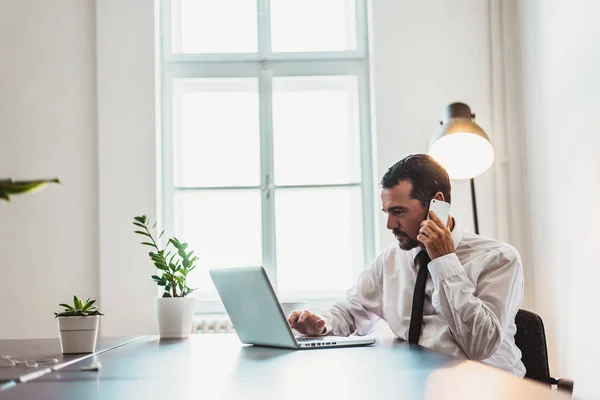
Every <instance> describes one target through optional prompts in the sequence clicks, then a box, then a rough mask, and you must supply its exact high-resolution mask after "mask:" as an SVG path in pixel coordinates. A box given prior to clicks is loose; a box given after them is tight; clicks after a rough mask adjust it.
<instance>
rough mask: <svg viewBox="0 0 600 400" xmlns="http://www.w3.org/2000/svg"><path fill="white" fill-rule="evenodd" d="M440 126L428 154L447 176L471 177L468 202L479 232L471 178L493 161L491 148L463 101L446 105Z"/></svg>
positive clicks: (454, 177)
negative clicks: (469, 199)
mask: <svg viewBox="0 0 600 400" xmlns="http://www.w3.org/2000/svg"><path fill="white" fill-rule="evenodd" d="M440 125H442V128H441V129H440V130H439V132H438V133H437V134H435V135H434V136H433V137H432V138H431V142H430V143H429V155H430V156H431V157H433V158H434V159H435V160H437V161H438V162H439V163H440V164H441V165H442V166H443V167H444V168H446V171H448V175H450V179H470V180H471V204H472V206H473V222H474V225H475V233H479V220H478V217H477V199H476V197H475V181H474V178H475V177H477V176H479V175H481V174H483V173H484V172H485V171H487V170H488V168H489V167H490V166H491V165H492V163H493V162H494V157H495V153H494V147H493V146H492V143H491V142H490V139H489V138H488V136H487V135H486V133H485V132H484V131H483V129H481V128H480V127H479V125H477V124H476V123H475V114H473V113H472V112H471V108H469V106H468V105H466V104H464V103H452V104H450V105H448V106H447V107H446V110H445V112H444V118H443V120H442V121H440Z"/></svg>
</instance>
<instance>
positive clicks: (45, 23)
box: [0, 0, 98, 339]
mask: <svg viewBox="0 0 600 400" xmlns="http://www.w3.org/2000/svg"><path fill="white" fill-rule="evenodd" d="M94 37H95V23H94V4H93V2H90V1H81V0H53V1H40V0H19V1H13V0H1V1H0V49H2V50H1V51H0V88H1V89H0V178H3V177H13V178H21V179H32V178H40V177H59V178H61V180H62V181H63V184H62V185H60V186H51V187H48V188H47V189H45V190H44V191H41V192H39V193H35V194H31V195H26V196H22V197H20V196H19V197H14V198H13V200H12V201H11V202H10V203H8V204H7V203H3V202H0V254H1V255H2V258H1V259H0V282H2V289H1V290H0V339H3V338H13V337H53V336H56V322H55V320H54V315H53V314H52V313H53V312H54V311H59V308H58V307H57V305H58V303H60V302H66V301H69V300H70V299H72V296H73V294H77V295H79V296H85V297H87V296H89V297H92V298H97V297H98V285H97V281H98V233H97V232H98V229H97V226H98V189H97V186H98V170H97V163H98V159H97V155H96V76H95V70H96V63H95V58H96V55H95V53H96V50H95V46H94Z"/></svg>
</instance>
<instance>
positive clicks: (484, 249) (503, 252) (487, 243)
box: [457, 232, 521, 262]
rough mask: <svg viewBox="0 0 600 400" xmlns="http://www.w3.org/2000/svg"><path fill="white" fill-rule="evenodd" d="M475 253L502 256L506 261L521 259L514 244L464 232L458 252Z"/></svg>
mask: <svg viewBox="0 0 600 400" xmlns="http://www.w3.org/2000/svg"><path fill="white" fill-rule="evenodd" d="M459 251H460V252H463V253H473V254H474V255H481V256H486V257H493V258H501V259H503V260H505V261H518V262H520V261H521V256H520V254H519V251H518V250H517V249H516V248H515V247H514V246H512V245H510V244H508V243H506V242H503V241H501V240H497V239H492V238H489V237H486V236H481V235H477V234H475V233H472V232H464V233H463V237H462V241H461V243H460V244H459V246H458V248H457V252H459Z"/></svg>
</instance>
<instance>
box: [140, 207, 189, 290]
mask: <svg viewBox="0 0 600 400" xmlns="http://www.w3.org/2000/svg"><path fill="white" fill-rule="evenodd" d="M133 225H135V226H137V227H138V228H141V229H143V230H136V231H135V233H137V234H138V235H142V236H144V237H145V238H146V241H145V242H142V244H143V245H145V246H150V247H152V248H153V249H154V251H151V252H150V253H149V255H150V259H152V262H154V265H155V266H156V268H158V269H159V270H160V271H161V272H162V273H161V275H160V276H159V275H152V280H153V281H154V282H156V284H157V285H158V286H162V287H164V292H163V295H162V297H185V296H187V295H188V294H190V293H192V292H193V291H194V290H196V289H191V288H189V287H188V285H187V276H188V274H189V273H190V272H191V271H193V270H194V268H196V266H195V265H194V262H196V260H198V257H196V256H194V252H193V251H190V252H189V253H187V252H186V250H187V248H188V244H187V243H181V242H180V241H179V240H177V238H175V237H172V238H170V239H169V240H168V241H167V244H166V246H165V248H164V249H160V248H159V247H158V244H157V241H158V240H159V239H160V238H161V237H162V235H163V234H164V233H165V232H164V231H163V232H161V234H160V235H159V236H158V238H156V239H155V238H154V235H153V232H154V229H155V228H156V223H154V225H153V226H152V228H150V218H148V217H146V216H145V215H142V216H139V217H134V218H133ZM148 240H150V241H148ZM169 246H172V247H173V250H170V251H169Z"/></svg>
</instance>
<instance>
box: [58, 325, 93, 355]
mask: <svg viewBox="0 0 600 400" xmlns="http://www.w3.org/2000/svg"><path fill="white" fill-rule="evenodd" d="M99 322H100V316H99V315H89V316H87V317H58V331H59V333H60V348H61V351H62V352H63V353H64V354H71V353H93V352H94V350H95V349H96V337H97V336H98V324H99Z"/></svg>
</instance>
